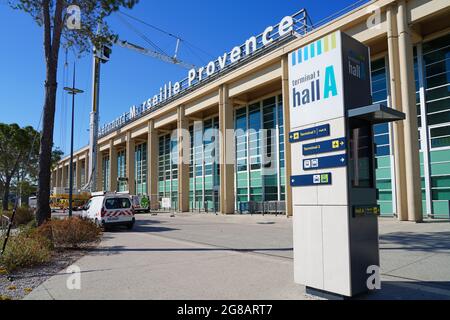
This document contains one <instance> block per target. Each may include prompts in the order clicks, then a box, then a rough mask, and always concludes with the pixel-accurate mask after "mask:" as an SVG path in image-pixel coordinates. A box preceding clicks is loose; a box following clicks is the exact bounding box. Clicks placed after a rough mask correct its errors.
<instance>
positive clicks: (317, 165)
mask: <svg viewBox="0 0 450 320" xmlns="http://www.w3.org/2000/svg"><path fill="white" fill-rule="evenodd" d="M346 165H347V155H346V154H345V153H343V154H338V155H334V156H327V157H320V158H312V159H304V160H303V170H316V169H325V168H335V167H345V166H346Z"/></svg>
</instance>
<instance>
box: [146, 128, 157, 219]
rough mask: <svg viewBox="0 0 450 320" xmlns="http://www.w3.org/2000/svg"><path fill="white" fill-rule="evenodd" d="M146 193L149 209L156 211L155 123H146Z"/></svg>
mask: <svg viewBox="0 0 450 320" xmlns="http://www.w3.org/2000/svg"><path fill="white" fill-rule="evenodd" d="M147 192H148V196H149V199H150V209H151V210H156V209H158V207H159V205H158V131H157V130H155V121H154V120H149V121H148V138H147Z"/></svg>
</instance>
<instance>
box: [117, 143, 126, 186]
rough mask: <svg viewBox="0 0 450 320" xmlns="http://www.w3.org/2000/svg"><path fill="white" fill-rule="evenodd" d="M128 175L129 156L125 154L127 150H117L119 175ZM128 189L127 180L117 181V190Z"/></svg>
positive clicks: (124, 176) (122, 176)
mask: <svg viewBox="0 0 450 320" xmlns="http://www.w3.org/2000/svg"><path fill="white" fill-rule="evenodd" d="M126 176H127V157H126V155H125V150H119V151H117V177H118V178H126ZM126 190H128V186H127V182H126V181H122V180H121V181H119V182H118V183H117V191H119V192H123V191H126Z"/></svg>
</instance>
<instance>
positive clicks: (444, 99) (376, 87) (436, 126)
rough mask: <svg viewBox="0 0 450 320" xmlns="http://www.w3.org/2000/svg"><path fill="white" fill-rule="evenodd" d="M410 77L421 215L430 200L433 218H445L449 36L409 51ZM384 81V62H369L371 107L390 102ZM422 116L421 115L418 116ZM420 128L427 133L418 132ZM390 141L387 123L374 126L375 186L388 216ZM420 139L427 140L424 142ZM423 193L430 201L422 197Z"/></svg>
mask: <svg viewBox="0 0 450 320" xmlns="http://www.w3.org/2000/svg"><path fill="white" fill-rule="evenodd" d="M419 68H421V69H419ZM414 76H415V79H414V80H415V89H416V103H417V116H418V119H417V122H418V127H419V146H420V166H421V167H420V169H421V178H422V179H421V181H422V182H421V184H422V205H423V215H424V216H426V215H427V209H426V208H427V200H428V201H431V207H432V210H433V214H434V216H435V217H438V218H439V217H443V218H448V217H449V215H450V208H449V207H450V178H449V177H450V35H445V36H443V37H439V38H437V39H434V40H431V41H427V42H424V43H423V44H419V45H417V46H416V47H414ZM388 77H389V71H388V70H387V63H386V58H381V59H377V60H374V61H372V98H373V102H374V103H376V102H385V103H387V104H389V99H388V97H389V85H388ZM424 112H425V113H426V114H423V113H424ZM423 130H427V131H426V132H423ZM391 137H392V131H391V128H390V125H387V124H382V125H377V126H375V128H374V140H375V144H376V184H377V189H378V204H379V205H380V209H381V214H382V215H392V214H393V213H394V212H395V190H394V188H395V185H394V183H393V178H392V177H393V175H394V174H393V154H392V148H391ZM422 137H426V138H425V140H423V138H422ZM427 161H428V163H427ZM427 167H429V181H430V186H429V188H430V190H429V192H427V185H426V183H425V181H426V179H427V177H426V171H427V170H426V168H427ZM427 193H429V195H430V197H431V199H427Z"/></svg>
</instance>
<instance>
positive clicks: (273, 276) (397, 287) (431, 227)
mask: <svg viewBox="0 0 450 320" xmlns="http://www.w3.org/2000/svg"><path fill="white" fill-rule="evenodd" d="M137 217H138V222H137V224H136V227H135V229H134V230H133V231H132V232H129V231H125V230H120V229H118V230H117V231H114V232H109V233H105V236H104V240H103V241H102V243H101V245H100V246H99V247H98V248H97V249H96V250H95V251H94V252H92V253H90V254H89V255H87V256H85V257H83V258H81V259H80V260H79V261H78V262H77V263H76V264H77V265H78V266H79V267H80V268H81V270H82V274H81V290H68V289H67V287H66V281H67V277H68V275H67V274H65V272H64V271H62V272H61V273H59V274H58V275H55V276H53V277H52V278H50V279H48V280H47V281H46V282H45V283H44V284H42V285H41V286H40V287H38V288H36V289H35V290H34V291H33V292H32V293H31V294H29V295H28V296H27V297H26V298H27V299H305V298H306V299H307V298H308V297H307V296H305V295H304V287H303V286H301V285H297V284H295V283H294V282H293V265H292V264H293V261H292V254H293V251H292V224H291V222H292V220H291V219H287V218H286V217H283V216H278V217H275V216H264V217H262V216H239V215H237V216H216V215H205V214H195V215H191V214H183V215H177V216H176V217H169V215H167V214H159V215H157V216H151V215H138V216H137ZM380 235H381V239H380V247H381V266H382V274H383V275H382V280H383V283H382V290H381V291H379V292H376V293H372V294H370V295H366V296H362V297H360V298H362V299H379V298H382V299H412V298H414V299H421V298H424V299H450V223H448V222H440V223H437V222H430V223H422V224H413V223H399V222H397V221H394V220H392V219H387V218H381V219H380Z"/></svg>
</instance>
